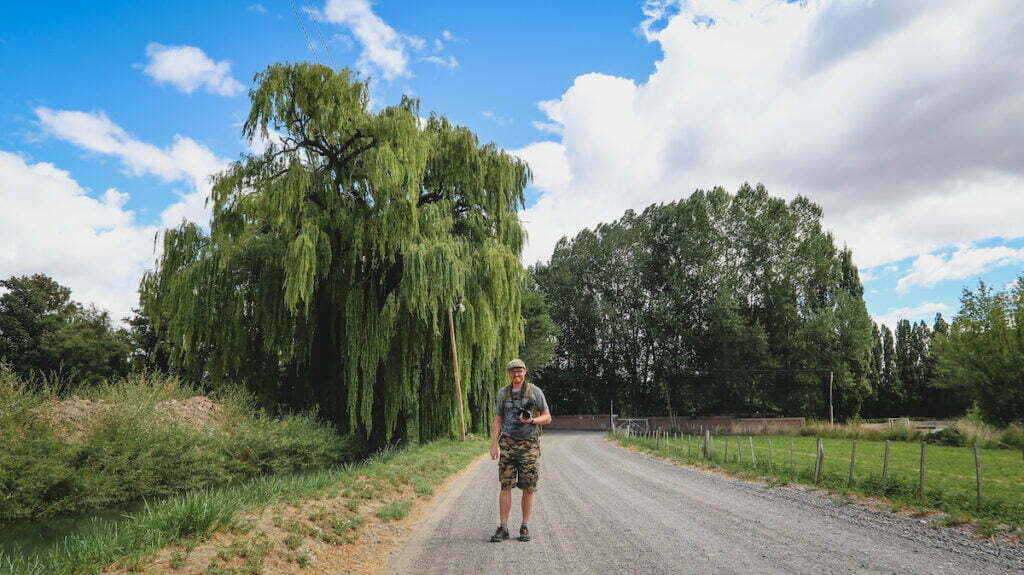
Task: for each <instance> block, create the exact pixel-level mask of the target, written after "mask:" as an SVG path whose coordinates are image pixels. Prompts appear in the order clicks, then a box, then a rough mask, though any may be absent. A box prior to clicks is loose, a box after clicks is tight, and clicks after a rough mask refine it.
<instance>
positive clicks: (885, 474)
mask: <svg viewBox="0 0 1024 575" xmlns="http://www.w3.org/2000/svg"><path fill="white" fill-rule="evenodd" d="M888 480H889V440H888V439H886V440H885V455H883V456H882V482H883V483H884V482H886V481H888Z"/></svg>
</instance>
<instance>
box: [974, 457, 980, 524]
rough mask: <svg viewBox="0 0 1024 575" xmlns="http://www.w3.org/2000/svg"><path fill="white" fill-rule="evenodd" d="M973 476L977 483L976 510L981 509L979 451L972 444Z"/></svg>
mask: <svg viewBox="0 0 1024 575" xmlns="http://www.w3.org/2000/svg"><path fill="white" fill-rule="evenodd" d="M974 475H975V477H976V478H977V482H978V509H981V450H980V449H978V444H977V443H975V444H974Z"/></svg>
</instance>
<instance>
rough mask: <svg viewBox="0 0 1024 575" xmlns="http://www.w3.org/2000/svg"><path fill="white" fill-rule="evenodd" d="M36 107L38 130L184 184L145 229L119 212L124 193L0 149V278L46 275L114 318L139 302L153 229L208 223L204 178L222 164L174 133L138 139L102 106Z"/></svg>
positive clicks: (133, 171) (131, 169) (133, 169)
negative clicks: (99, 190)
mask: <svg viewBox="0 0 1024 575" xmlns="http://www.w3.org/2000/svg"><path fill="white" fill-rule="evenodd" d="M35 112H36V116H37V117H38V119H39V123H40V126H42V128H43V130H44V131H45V132H46V133H47V134H49V135H51V136H53V137H56V138H59V139H61V140H64V141H66V142H69V143H71V144H73V145H75V146H77V147H79V148H81V149H83V150H86V151H88V152H91V153H95V154H99V155H102V156H108V157H112V158H116V159H117V160H118V161H119V162H120V163H121V165H122V167H123V168H124V170H125V171H126V173H128V174H130V175H133V176H154V177H157V178H159V179H161V180H163V181H165V182H172V183H173V182H180V183H182V184H185V186H184V187H185V189H184V190H182V191H179V192H177V194H178V196H179V198H178V201H177V202H174V203H172V204H171V205H170V206H168V207H167V208H165V209H164V211H163V212H162V213H161V216H160V225H159V226H157V225H144V224H141V223H140V222H138V221H137V219H136V217H135V214H134V213H133V212H132V211H130V210H126V209H124V204H125V202H126V201H127V199H128V194H125V193H122V192H119V191H117V190H115V189H109V190H107V191H106V192H104V193H103V194H102V195H101V196H100V197H98V198H94V197H91V196H90V195H88V193H87V191H86V190H84V189H83V188H82V187H81V186H80V185H79V184H78V183H77V182H76V181H75V180H74V179H73V178H72V177H71V176H70V175H69V174H68V173H67V172H66V171H63V170H60V169H58V168H57V167H55V166H53V165H52V164H49V163H45V162H39V163H35V164H31V163H28V162H26V161H25V160H24V159H23V158H21V157H20V156H17V155H14V154H10V153H7V152H3V151H0V173H2V174H4V177H3V178H0V204H2V205H3V206H4V209H3V210H0V277H9V276H11V275H23V274H33V273H45V274H47V275H49V276H51V277H53V278H54V279H56V280H57V281H58V282H60V283H61V284H64V285H66V286H68V287H70V288H71V290H72V294H73V295H72V297H74V298H75V299H76V300H78V301H81V302H84V303H94V304H96V305H97V306H99V307H101V308H104V309H107V310H109V311H110V312H111V317H112V318H113V319H114V320H120V319H121V318H123V317H126V316H127V315H128V314H129V312H130V310H131V308H132V307H134V306H137V305H138V295H137V289H138V285H139V279H140V278H141V276H142V273H143V272H144V271H145V270H146V269H148V268H150V267H151V266H152V264H153V262H154V260H155V257H156V254H157V253H158V250H159V244H158V242H157V238H158V236H157V234H158V233H159V231H160V230H161V229H163V228H164V227H170V226H177V225H178V224H180V223H181V221H182V220H183V219H188V220H190V221H193V222H196V223H198V224H200V225H204V226H205V225H208V223H209V219H210V212H209V209H208V208H207V207H206V206H205V201H206V198H207V197H209V193H210V188H211V182H210V176H212V175H213V174H214V173H215V172H218V171H220V170H222V169H223V168H224V167H226V165H227V161H226V160H224V159H221V158H218V157H217V156H216V154H214V153H213V152H212V151H210V149H209V148H206V147H205V146H203V145H202V144H199V143H198V142H196V141H195V140H192V139H190V138H186V137H183V136H175V138H174V143H173V144H172V145H170V146H168V147H166V148H160V147H158V146H154V145H153V144H149V143H146V142H142V141H139V140H137V139H135V138H134V137H132V136H131V135H130V134H128V132H127V131H125V130H124V129H123V128H121V127H120V126H118V125H117V124H116V123H114V122H113V121H112V120H111V119H110V118H108V117H107V116H106V114H104V113H102V112H94V113H93V112H80V111H69V110H52V109H50V108H43V107H40V108H36V110H35Z"/></svg>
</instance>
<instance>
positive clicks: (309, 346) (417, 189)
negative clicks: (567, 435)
mask: <svg viewBox="0 0 1024 575" xmlns="http://www.w3.org/2000/svg"><path fill="white" fill-rule="evenodd" d="M256 81H257V87H256V88H255V89H253V90H252V91H251V92H250V99H251V102H252V109H251V111H250V113H249V117H248V119H247V120H246V122H245V125H244V128H243V134H244V136H245V138H246V139H247V140H248V141H250V142H255V141H262V142H267V145H266V149H265V151H264V152H262V153H259V154H249V155H243V156H242V157H241V159H240V161H238V162H235V163H234V164H233V165H231V166H230V167H229V168H228V169H227V170H226V171H224V172H223V173H221V174H219V175H218V176H216V177H215V179H214V185H213V192H212V194H211V202H212V216H213V218H212V222H211V224H210V228H209V233H208V234H207V233H206V232H205V231H204V230H202V229H201V228H199V227H197V226H195V225H193V224H190V223H184V224H182V225H181V226H180V227H178V228H177V229H173V230H168V231H167V232H166V235H165V237H164V244H163V252H162V255H161V257H160V259H159V261H158V265H157V267H156V269H155V270H154V271H153V272H152V273H149V274H147V275H146V276H145V277H144V278H143V280H142V286H141V293H142V305H143V308H144V312H145V314H146V315H147V316H149V317H150V318H154V319H153V322H154V325H157V326H160V328H161V329H162V330H163V331H164V334H163V335H164V337H165V338H166V339H167V340H168V341H170V342H171V343H172V345H173V348H174V352H173V358H172V361H173V364H174V366H175V368H176V369H177V370H178V371H179V372H180V373H183V374H186V375H188V376H190V377H192V378H195V379H201V380H203V381H207V382H211V383H213V384H217V383H218V382H222V381H240V382H243V383H244V384H245V385H246V386H248V387H249V388H250V389H252V390H253V391H254V392H255V393H256V395H257V397H259V398H260V399H261V400H262V401H264V402H265V403H266V404H268V405H283V406H287V407H289V408H296V409H308V408H312V407H315V408H318V409H319V411H320V413H321V414H323V415H325V416H327V417H329V418H331V419H332V420H334V421H335V422H336V423H337V424H338V425H339V426H340V427H341V428H342V429H345V430H348V431H350V432H353V433H357V434H360V435H362V436H363V437H364V438H365V439H367V440H368V441H369V443H370V444H371V445H379V444H381V443H384V442H391V441H395V440H396V439H398V440H401V439H405V438H408V439H412V440H414V441H415V440H420V441H423V440H429V439H432V438H435V437H439V436H446V435H450V434H452V433H454V430H455V429H457V412H456V400H455V394H454V393H453V386H452V377H451V371H452V365H451V360H450V350H449V343H448V339H447V332H446V330H447V325H446V322H447V309H449V308H450V307H452V306H453V305H455V304H457V303H459V302H461V303H462V304H464V306H465V308H466V311H465V312H464V313H459V314H457V315H456V333H457V334H458V335H457V338H458V347H459V359H460V368H461V371H462V374H463V378H464V380H463V381H464V383H463V388H464V394H463V395H464V402H465V408H466V414H467V428H468V429H471V430H477V431H483V430H484V429H485V428H486V425H487V421H486V419H487V416H488V415H489V414H490V412H491V407H490V406H491V405H492V402H493V400H494V394H495V390H496V389H497V388H498V384H499V378H500V376H501V373H502V370H501V367H502V365H503V362H504V361H507V360H508V359H509V358H510V357H513V356H514V355H515V354H516V350H517V349H518V346H519V344H520V342H521V340H522V320H521V316H520V299H521V286H522V282H523V277H524V275H523V274H524V271H523V268H522V266H521V264H520V261H519V253H520V250H521V248H522V243H523V238H524V234H523V231H522V228H521V226H520V223H519V220H518V217H517V215H516V210H517V208H519V207H520V206H522V204H523V190H524V188H525V186H526V185H527V183H528V181H529V178H530V172H529V169H528V167H527V166H526V165H525V164H524V163H523V162H521V161H520V160H518V159H516V158H514V157H511V156H509V155H508V154H506V153H504V152H502V151H501V150H499V149H497V148H495V147H494V146H493V145H491V144H488V145H480V144H479V142H478V140H477V138H476V136H475V134H473V132H471V131H470V130H468V129H466V128H463V127H458V126H453V125H452V124H450V123H449V122H448V121H447V120H446V119H444V118H443V117H438V116H435V115H431V117H430V118H429V119H427V120H423V119H422V118H420V116H419V114H418V112H419V110H418V103H417V102H416V101H415V100H412V99H409V98H403V99H402V101H401V103H400V104H398V105H396V106H391V107H387V108H384V109H381V110H380V111H377V112H373V111H371V110H370V108H369V98H368V93H367V86H366V84H365V83H363V82H361V81H358V80H357V79H356V78H354V77H353V76H352V75H351V74H350V73H349V71H347V70H343V71H340V72H335V71H334V70H332V69H330V68H327V67H325V66H320V65H313V64H276V65H273V66H270V67H269V68H267V69H266V70H265V71H263V72H262V73H260V74H259V75H258V76H257V77H256Z"/></svg>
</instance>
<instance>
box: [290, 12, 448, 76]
mask: <svg viewBox="0 0 1024 575" xmlns="http://www.w3.org/2000/svg"><path fill="white" fill-rule="evenodd" d="M309 12H310V14H312V15H313V17H314V18H317V19H320V20H323V21H325V22H330V23H331V24H338V25H341V26H345V27H347V28H348V29H349V30H350V31H351V32H352V35H353V36H355V38H356V40H358V41H359V43H360V44H362V46H363V51H362V53H361V54H360V55H359V61H358V62H357V64H356V65H357V66H358V68H359V70H360V71H361V72H363V73H364V74H367V75H372V74H373V73H374V72H377V71H379V72H380V73H381V75H382V76H383V77H384V79H385V80H388V81H391V80H395V79H397V78H411V77H412V76H413V74H412V70H411V69H410V68H409V55H408V53H407V51H406V49H407V48H409V49H412V50H413V51H416V52H419V51H422V50H424V49H425V48H426V47H427V41H426V40H425V39H423V38H421V37H419V36H414V35H406V34H401V33H399V32H398V31H396V30H395V29H394V28H392V27H391V25H389V24H388V23H387V22H385V21H384V19H382V18H381V17H380V16H378V15H377V14H376V13H374V11H373V6H372V5H371V4H370V2H369V0H327V3H326V4H325V5H324V7H323V9H322V10H318V11H317V10H313V11H309ZM441 37H442V38H443V39H444V40H443V41H442V40H441V39H438V38H435V39H434V42H433V47H434V50H435V51H438V52H440V51H442V50H444V45H445V42H451V41H454V40H457V38H456V37H455V36H453V35H452V33H451V32H449V31H448V30H444V31H442V32H441ZM418 61H420V62H427V63H429V64H433V65H434V66H437V67H439V68H445V69H448V70H457V69H458V68H459V61H458V60H457V59H456V58H455V56H452V55H448V56H444V55H438V54H435V55H428V56H423V57H421V58H419V59H418Z"/></svg>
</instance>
